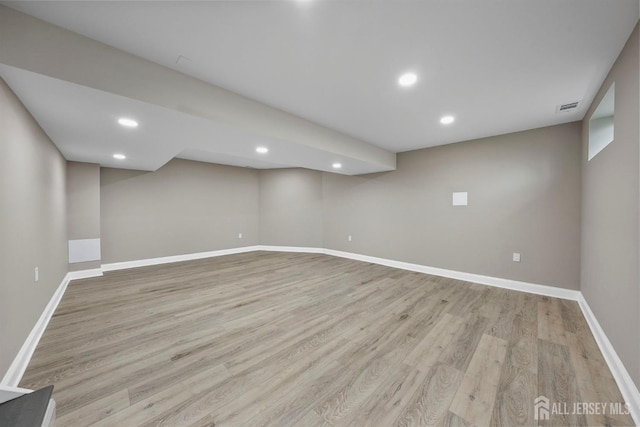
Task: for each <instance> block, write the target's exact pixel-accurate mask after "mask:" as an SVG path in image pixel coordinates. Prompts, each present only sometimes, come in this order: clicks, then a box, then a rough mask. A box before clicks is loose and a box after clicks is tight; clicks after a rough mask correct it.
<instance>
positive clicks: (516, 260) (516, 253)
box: [513, 252, 520, 262]
mask: <svg viewBox="0 0 640 427" xmlns="http://www.w3.org/2000/svg"><path fill="white" fill-rule="evenodd" d="M513 262H520V254H519V253H518V252H514V253H513Z"/></svg>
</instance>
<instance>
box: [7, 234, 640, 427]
mask: <svg viewBox="0 0 640 427" xmlns="http://www.w3.org/2000/svg"><path fill="white" fill-rule="evenodd" d="M254 251H271V252H302V253H314V254H325V255H331V256H337V257H341V258H348V259H353V260H356V261H363V262H369V263H373V264H379V265H384V266H388V267H394V268H399V269H402V270H409V271H415V272H419V273H426V274H432V275H436V276H442V277H448V278H452V279H458V280H464V281H467V282H473V283H479V284H483V285H489V286H496V287H499V288H504V289H512V290H516V291H521V292H528V293H532V294H537V295H545V296H550V297H555V298H563V299H569V300H573V301H577V302H578V304H579V305H580V308H581V310H582V313H583V314H584V317H585V319H586V320H587V323H588V324H589V327H590V328H591V332H592V333H593V336H594V338H595V340H596V342H597V343H598V347H599V348H600V351H601V352H602V354H603V356H604V358H605V360H606V362H607V364H608V365H609V369H610V370H611V372H612V374H613V376H614V379H615V380H616V382H617V384H618V387H619V388H620V392H621V393H622V396H623V398H624V399H625V401H626V402H627V404H628V405H629V410H630V412H631V416H632V417H633V419H634V422H635V423H636V424H637V425H640V393H639V392H638V388H637V387H636V385H635V384H634V382H633V380H632V379H631V376H630V375H629V372H628V371H627V369H626V368H625V367H624V365H623V363H622V361H621V360H620V358H619V357H618V355H617V353H616V351H615V349H614V348H613V345H611V342H610V341H609V339H608V338H607V335H606V334H605V332H604V330H603V329H602V327H601V326H600V324H599V323H598V320H597V319H596V317H595V315H594V314H593V312H592V311H591V308H590V307H589V304H587V301H586V300H585V298H584V296H583V295H582V292H580V291H576V290H572V289H564V288H556V287H553V286H547V285H540V284H535V283H527V282H520V281H517V280H510V279H502V278H499V277H491V276H483V275H479V274H472V273H464V272H460V271H455V270H447V269H442V268H436V267H429V266H425V265H420V264H412V263H408V262H402V261H394V260H390V259H385V258H377V257H372V256H368V255H361V254H356V253H351V252H343V251H337V250H333V249H325V248H312V247H297V246H269V245H256V246H245V247H240V248H232V249H222V250H217V251H210V252H199V253H193V254H186V255H177V256H168V257H161V258H150V259H143V260H136V261H125V262H117V263H111V264H103V265H102V268H98V269H91V270H82V271H74V272H70V273H68V274H67V275H66V276H65V278H64V279H63V281H62V283H61V284H60V286H59V287H58V289H57V290H56V292H55V293H54V295H53V296H52V297H51V300H50V301H49V304H48V305H47V307H46V308H45V310H44V312H43V313H42V315H41V316H40V319H39V320H38V323H36V325H35V326H34V328H33V330H32V331H31V333H30V334H29V337H27V340H26V341H25V343H24V345H23V346H22V348H21V349H20V352H19V353H18V355H17V356H16V358H15V360H14V361H13V363H12V364H11V367H10V368H9V370H8V371H7V373H6V375H5V376H4V378H3V380H2V382H1V383H0V385H4V386H9V387H15V386H17V385H18V383H19V382H20V380H21V378H22V375H23V374H24V371H25V370H26V368H27V365H28V364H29V361H30V360H31V356H32V355H33V352H34V351H35V349H36V346H37V345H38V341H40V338H41V337H42V334H43V333H44V330H45V329H46V327H47V324H48V323H49V320H50V319H51V316H52V315H53V312H54V311H55V309H56V307H57V306H58V303H59V302H60V300H61V299H62V296H63V294H64V292H65V290H66V288H67V285H68V284H69V281H70V280H74V279H80V278H87V277H97V276H101V275H102V272H103V271H115V270H123V269H128V268H136V267H145V266H151V265H159V264H166V263H173V262H180V261H190V260H196V259H203V258H211V257H218V256H223V255H232V254H239V253H245V252H254Z"/></svg>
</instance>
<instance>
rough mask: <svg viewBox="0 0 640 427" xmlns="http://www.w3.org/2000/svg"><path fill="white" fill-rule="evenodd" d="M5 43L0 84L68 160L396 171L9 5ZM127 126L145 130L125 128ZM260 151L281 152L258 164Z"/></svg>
mask: <svg viewBox="0 0 640 427" xmlns="http://www.w3.org/2000/svg"><path fill="white" fill-rule="evenodd" d="M0 39H2V40H3V44H2V46H0V76H1V77H2V78H3V79H5V81H6V82H7V83H8V84H9V86H10V87H11V88H12V90H13V91H14V92H15V93H16V94H17V95H18V97H19V98H20V99H21V101H22V102H23V103H24V104H25V106H26V107H27V108H28V109H29V111H30V112H31V113H32V114H33V116H34V117H35V118H36V120H37V121H38V122H39V124H40V125H41V126H42V128H43V129H44V130H45V132H47V134H48V135H49V136H50V137H51V139H52V140H53V142H54V143H55V144H56V145H57V146H58V148H59V149H60V150H61V152H62V153H63V154H64V155H65V157H66V158H67V159H69V160H75V161H84V162H92V163H98V164H100V165H102V166H109V167H120V168H127V169H140V170H156V169H157V168H159V167H161V166H162V165H163V164H165V163H166V162H167V161H169V160H170V159H171V158H173V157H175V156H178V157H183V158H189V159H194V160H201V161H225V159H226V160H228V164H233V165H241V166H248V167H254V168H270V167H303V168H309V169H317V170H325V171H331V172H335V171H334V170H333V169H332V167H331V164H332V163H333V162H335V161H341V162H343V163H344V164H345V168H343V169H342V170H340V172H339V173H342V174H347V175H354V174H364V173H372V172H381V171H386V170H393V169H395V153H391V152H389V151H386V150H384V149H381V148H379V147H376V146H374V145H371V144H368V143H366V142H364V141H361V140H358V139H356V138H353V137H350V136H348V135H345V134H342V133H339V132H337V131H334V130H332V129H329V128H326V127H324V126H320V125H317V124H315V123H312V122H310V121H308V120H304V119H301V118H298V117H296V116H294V115H291V114H288V113H286V112H283V111H280V110H277V109H274V108H272V107H269V106H267V105H264V104H261V103H259V102H255V101H252V100H250V99H248V98H245V97H242V96H240V95H237V94H234V93H232V92H229V91H226V90H224V89H222V88H219V87H216V86H214V85H211V84H208V83H205V82H202V81H200V80H197V79H194V78H192V77H189V76H187V75H185V74H182V73H178V72H175V71H173V70H170V69H168V68H166V67H163V66H161V65H158V64H154V63H152V62H149V61H146V60H144V59H141V58H138V57H136V56H133V55H130V54H128V53H125V52H123V51H120V50H117V49H114V48H111V47H109V46H106V45H103V44H101V43H98V42H96V41H93V40H91V39H88V38H86V37H83V36H79V35H77V34H75V33H71V32H69V31H66V30H62V29H59V28H57V27H54V26H52V25H50V24H48V23H46V22H43V21H39V20H37V19H34V18H32V17H29V16H27V15H24V14H21V13H19V12H16V11H14V10H11V9H8V8H5V7H3V6H0ZM2 64H4V65H2ZM9 64H11V65H9ZM45 74H46V75H45ZM119 117H130V118H133V119H135V120H137V121H138V123H139V126H138V127H137V128H135V129H124V128H122V127H120V126H118V125H117V123H116V122H117V119H118V118H119ZM258 145H266V146H268V147H270V148H273V149H272V150H271V151H270V152H269V153H268V154H267V155H259V154H258V153H256V152H255V147H256V146H258ZM114 153H122V154H125V155H126V157H127V158H126V160H123V161H119V160H116V159H114V158H113V154H114Z"/></svg>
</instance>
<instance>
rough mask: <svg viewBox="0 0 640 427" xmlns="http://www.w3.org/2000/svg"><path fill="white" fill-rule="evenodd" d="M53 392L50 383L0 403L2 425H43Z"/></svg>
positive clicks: (30, 426)
mask: <svg viewBox="0 0 640 427" xmlns="http://www.w3.org/2000/svg"><path fill="white" fill-rule="evenodd" d="M52 392H53V386H52V385H50V386H48V387H45V388H41V389H40V390H36V391H34V392H32V393H27V394H23V395H22V396H20V397H16V398H15V399H11V400H8V401H6V402H4V403H0V426H2V427H5V426H6V427H41V426H42V421H44V416H45V414H46V413H47V406H48V405H49V400H50V399H51V393H52Z"/></svg>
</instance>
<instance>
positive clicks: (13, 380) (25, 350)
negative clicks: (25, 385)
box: [0, 273, 71, 387]
mask: <svg viewBox="0 0 640 427" xmlns="http://www.w3.org/2000/svg"><path fill="white" fill-rule="evenodd" d="M70 280H71V279H70V278H69V273H67V274H66V275H65V276H64V279H62V282H61V283H60V285H59V286H58V289H56V291H55V292H54V294H53V296H52V297H51V299H50V300H49V303H48V304H47V306H46V307H45V309H44V311H43V312H42V314H41V315H40V318H39V319H38V321H37V322H36V324H35V326H34V327H33V329H32V330H31V333H29V336H28V337H27V339H26V340H25V342H24V344H22V347H21V348H20V351H19V352H18V354H17V355H16V357H15V358H14V359H13V362H12V363H11V366H9V370H7V372H6V374H5V375H4V377H3V378H2V382H0V385H2V386H5V387H17V386H18V384H20V380H22V376H23V375H24V372H25V371H26V370H27V366H28V365H29V362H30V361H31V357H32V356H33V352H34V351H36V347H37V346H38V342H40V338H42V334H43V333H44V331H45V329H47V325H48V324H49V321H50V320H51V316H53V313H54V312H55V311H56V308H57V307H58V304H59V303H60V300H61V299H62V296H63V295H64V292H65V291H66V289H67V286H68V285H69V281H70Z"/></svg>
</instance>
